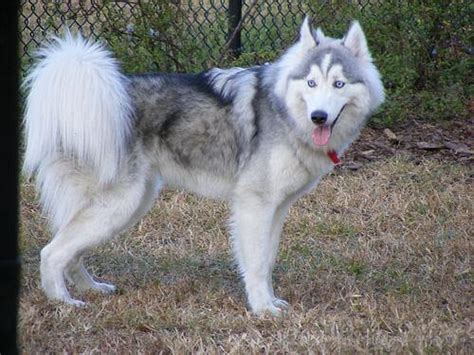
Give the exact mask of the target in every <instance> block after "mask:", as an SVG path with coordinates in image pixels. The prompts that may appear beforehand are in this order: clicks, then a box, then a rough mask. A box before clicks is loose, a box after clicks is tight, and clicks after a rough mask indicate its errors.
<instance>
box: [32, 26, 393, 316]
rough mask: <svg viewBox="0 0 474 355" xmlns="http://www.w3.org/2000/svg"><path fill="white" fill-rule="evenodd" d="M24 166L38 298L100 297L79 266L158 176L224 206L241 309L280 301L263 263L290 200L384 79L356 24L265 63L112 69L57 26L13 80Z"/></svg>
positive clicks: (149, 192) (132, 217)
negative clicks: (43, 232) (41, 235)
mask: <svg viewBox="0 0 474 355" xmlns="http://www.w3.org/2000/svg"><path fill="white" fill-rule="evenodd" d="M25 87H26V90H27V97H26V105H25V115H24V126H25V144H26V151H25V156H24V172H25V174H26V175H27V176H28V177H29V178H31V177H35V179H36V184H37V188H38V190H39V192H40V194H39V195H40V202H41V205H42V207H43V210H44V211H45V213H46V214H47V215H48V217H49V220H50V222H51V223H50V224H51V229H52V232H53V234H54V238H53V239H52V240H51V241H50V243H49V244H47V245H46V246H45V247H44V248H43V249H42V251H41V267H40V270H41V285H42V288H43V289H44V291H45V293H46V295H47V296H48V297H49V298H51V299H54V300H60V301H63V302H66V303H69V304H72V305H78V306H81V305H84V302H82V301H80V300H76V299H73V298H72V297H71V296H70V294H69V292H68V289H67V287H66V280H67V281H69V282H70V283H71V284H72V285H74V286H75V287H77V288H78V289H79V290H97V291H100V292H103V293H111V292H114V290H115V286H113V285H110V284H107V283H101V282H97V281H96V280H94V278H93V277H92V276H91V275H90V274H89V273H88V271H87V270H86V268H85V266H84V264H83V257H84V254H85V253H86V252H87V251H88V250H89V249H91V248H92V247H94V246H96V245H98V244H100V243H102V242H104V241H106V240H107V239H110V238H111V237H112V236H114V235H117V234H119V233H121V232H123V231H125V230H126V229H128V228H130V227H131V226H132V225H134V224H135V223H136V222H137V221H138V220H139V219H140V218H141V217H142V216H143V215H144V214H145V213H146V212H147V211H148V210H149V209H150V208H151V206H152V204H153V202H154V200H155V199H156V198H157V196H158V192H159V190H160V188H162V187H163V186H164V185H166V186H172V187H175V188H178V189H184V190H188V191H191V192H194V193H197V194H199V195H202V196H207V197H210V198H218V199H224V200H227V201H229V204H230V206H231V211H232V213H231V217H230V226H231V227H230V232H231V240H232V245H233V251H234V255H235V258H236V261H237V264H238V268H239V271H240V273H241V275H242V279H243V281H244V284H245V291H246V295H247V300H248V305H249V307H250V309H251V311H252V312H254V313H256V314H261V313H264V312H270V313H272V314H276V315H278V314H280V313H281V312H283V311H284V310H285V309H286V308H287V307H288V306H289V305H288V303H287V302H286V301H284V300H282V299H279V298H278V297H277V296H276V295H275V294H274V291H273V286H272V270H273V267H274V264H275V260H276V257H277V250H278V244H279V239H280V234H281V230H282V226H283V223H284V220H285V217H286V215H287V212H288V209H289V208H290V206H291V205H292V204H293V203H294V202H295V200H297V199H298V198H299V197H300V196H302V195H303V194H305V193H307V192H308V191H310V190H311V189H313V188H314V187H315V186H316V185H317V183H318V182H319V181H320V179H321V178H322V177H323V176H324V175H325V174H327V173H328V172H330V171H331V170H332V169H333V168H334V166H335V165H336V164H338V163H339V157H340V156H341V155H342V154H343V153H344V151H345V150H346V149H347V148H348V146H349V144H350V143H351V142H352V141H354V139H356V137H357V136H358V135H359V133H360V131H361V129H362V128H363V126H364V124H365V123H366V121H367V119H368V118H369V116H370V115H371V114H372V113H373V112H374V111H375V110H376V109H377V108H378V107H379V106H380V105H381V104H382V102H383V101H384V88H383V85H382V82H381V78H380V74H379V72H378V70H377V68H376V67H375V65H374V63H373V61H372V58H371V55H370V52H369V50H368V47H367V42H366V38H365V35H364V32H363V30H362V28H361V26H360V25H359V23H358V22H353V23H352V24H351V26H350V27H349V29H348V31H347V33H346V35H345V36H344V37H343V38H342V39H334V38H330V37H327V36H325V35H324V33H323V32H322V30H321V29H320V28H318V29H316V30H315V29H314V28H313V27H312V26H311V24H310V23H309V20H308V18H305V20H304V21H303V23H302V26H301V27H300V30H299V37H298V39H297V40H296V41H295V42H294V44H293V45H291V46H290V47H289V48H288V49H287V50H286V51H285V52H284V53H283V54H282V55H281V56H280V57H279V58H278V59H277V60H276V61H275V62H273V63H269V64H267V65H262V66H255V67H250V68H231V69H219V68H214V69H210V70H208V71H204V72H201V73H198V74H165V73H163V74H161V73H159V74H137V75H125V74H123V73H122V72H121V70H120V67H119V64H118V62H117V61H116V60H115V59H114V58H113V57H112V55H111V53H110V51H109V50H108V49H107V48H106V47H105V46H104V45H102V44H100V43H93V42H91V41H88V40H85V39H83V38H82V37H81V36H80V35H76V36H74V35H71V34H70V33H67V34H66V35H65V36H64V37H62V38H54V39H53V40H51V41H48V43H47V44H46V45H45V46H43V47H42V49H40V50H39V55H38V60H37V62H36V64H35V65H34V66H33V67H32V69H31V70H30V72H29V74H28V76H27V78H26V79H25Z"/></svg>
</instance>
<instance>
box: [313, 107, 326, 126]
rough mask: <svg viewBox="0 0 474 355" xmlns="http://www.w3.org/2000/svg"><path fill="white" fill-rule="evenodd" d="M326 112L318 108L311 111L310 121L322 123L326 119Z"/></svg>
mask: <svg viewBox="0 0 474 355" xmlns="http://www.w3.org/2000/svg"><path fill="white" fill-rule="evenodd" d="M327 119H328V114H327V113H326V112H324V111H321V110H318V111H313V112H311V121H313V123H314V124H323V123H325V122H326V121H327Z"/></svg>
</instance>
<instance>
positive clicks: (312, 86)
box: [308, 79, 316, 88]
mask: <svg viewBox="0 0 474 355" xmlns="http://www.w3.org/2000/svg"><path fill="white" fill-rule="evenodd" d="M308 86H309V87H310V88H314V87H315V86H316V82H315V81H314V80H313V79H310V80H308Z"/></svg>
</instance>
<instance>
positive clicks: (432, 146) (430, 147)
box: [416, 142, 445, 150]
mask: <svg viewBox="0 0 474 355" xmlns="http://www.w3.org/2000/svg"><path fill="white" fill-rule="evenodd" d="M416 146H417V147H418V148H419V149H426V150H437V149H443V148H445V146H444V144H439V143H429V142H418V143H416Z"/></svg>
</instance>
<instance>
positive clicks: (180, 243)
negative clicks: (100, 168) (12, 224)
mask: <svg viewBox="0 0 474 355" xmlns="http://www.w3.org/2000/svg"><path fill="white" fill-rule="evenodd" d="M472 197H473V185H472V169H471V168H470V166H469V165H468V164H462V163H459V162H456V161H452V162H446V161H442V160H439V159H432V158H423V157H422V158H419V157H416V158H414V157H412V156H402V155H397V154H395V155H393V156H391V157H387V158H384V159H377V160H376V161H373V162H370V163H367V164H364V165H363V166H362V167H360V168H358V169H357V170H356V171H352V170H350V169H341V168H338V169H337V170H336V171H335V172H334V173H332V174H331V175H330V176H328V177H326V178H325V179H324V180H323V181H322V183H321V184H320V185H319V186H318V188H317V189H316V190H315V191H314V192H312V193H311V194H309V195H308V196H306V197H304V198H302V199H301V200H299V201H298V202H297V203H296V204H295V205H294V207H293V208H292V209H291V211H290V215H289V217H288V219H287V223H286V224H285V228H284V232H283V238H282V242H281V249H280V253H279V259H278V263H277V266H276V269H275V273H274V280H275V282H276V285H277V286H276V292H277V294H278V295H280V296H282V297H283V298H284V299H287V300H288V301H289V302H290V303H291V305H292V308H291V309H290V311H289V312H288V313H287V314H286V315H285V316H283V317H281V318H274V317H271V316H264V317H260V318H258V317H255V316H253V315H251V314H250V313H249V312H248V311H247V310H246V308H245V298H244V294H243V287H242V284H241V282H240V280H239V277H238V274H237V272H236V270H235V267H234V265H233V262H232V257H231V254H230V251H229V240H228V238H227V227H226V223H225V220H226V217H227V215H228V213H229V211H228V208H227V206H226V205H225V204H224V203H220V202H213V201H209V200H205V199H201V198H198V197H196V196H193V195H190V194H186V193H183V192H176V191H168V190H167V191H164V193H163V194H162V196H161V198H160V199H159V200H158V201H157V203H156V205H155V207H154V209H153V210H152V211H151V213H149V214H148V215H147V217H146V218H145V219H143V220H142V221H141V222H140V223H139V224H138V225H137V226H136V227H135V228H133V229H132V230H131V231H129V232H128V233H127V234H126V235H123V236H121V237H119V238H116V239H115V240H114V241H113V242H112V243H109V244H107V245H105V246H103V247H101V248H99V250H97V251H96V252H94V253H92V254H91V256H90V257H89V258H88V265H89V268H90V269H91V270H92V271H93V272H94V274H96V275H98V276H99V278H100V279H103V280H107V281H110V282H112V283H114V284H116V285H117V286H118V287H119V292H118V294H117V295H114V296H104V295H97V294H93V293H87V294H83V295H77V294H75V295H76V296H79V297H81V298H82V299H84V300H86V301H87V302H88V306H87V307H86V308H84V309H76V308H71V307H69V306H65V305H60V304H55V303H52V302H50V301H48V300H47V299H46V298H45V296H44V295H43V293H42V292H41V290H40V287H39V270H38V266H39V252H40V249H41V248H42V247H43V246H44V245H45V244H46V243H47V241H48V239H49V233H48V231H47V226H46V220H45V219H44V217H42V216H41V215H40V213H39V208H38V204H37V201H36V199H35V193H34V189H33V186H32V185H30V184H28V183H24V184H23V187H22V202H21V209H22V210H21V213H22V232H21V243H20V244H21V250H22V253H23V256H22V259H23V274H22V278H21V283H22V290H21V300H20V326H19V333H20V348H21V349H22V351H23V352H24V353H27V354H28V353H35V352H37V353H51V352H56V353H57V352H63V351H65V352H68V353H78V352H86V353H158V352H164V353H176V354H182V353H190V352H201V353H211V354H212V353H222V352H229V353H245V352H250V353H274V352H279V353H287V352H292V353H301V352H318V353H334V352H336V353H341V352H342V353H348V352H350V353H352V352H357V353H366V352H376V353H380V352H391V353H407V352H411V353H443V354H445V353H466V354H467V353H470V350H469V349H471V350H472V345H473V344H472V335H473V334H472V331H473V326H472V318H471V315H472V313H470V310H469V307H470V306H471V302H472V270H471V266H470V265H471V255H472V252H473V243H472V236H473V235H474V225H473V223H472V217H473V199H472ZM73 294H74V291H73Z"/></svg>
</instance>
